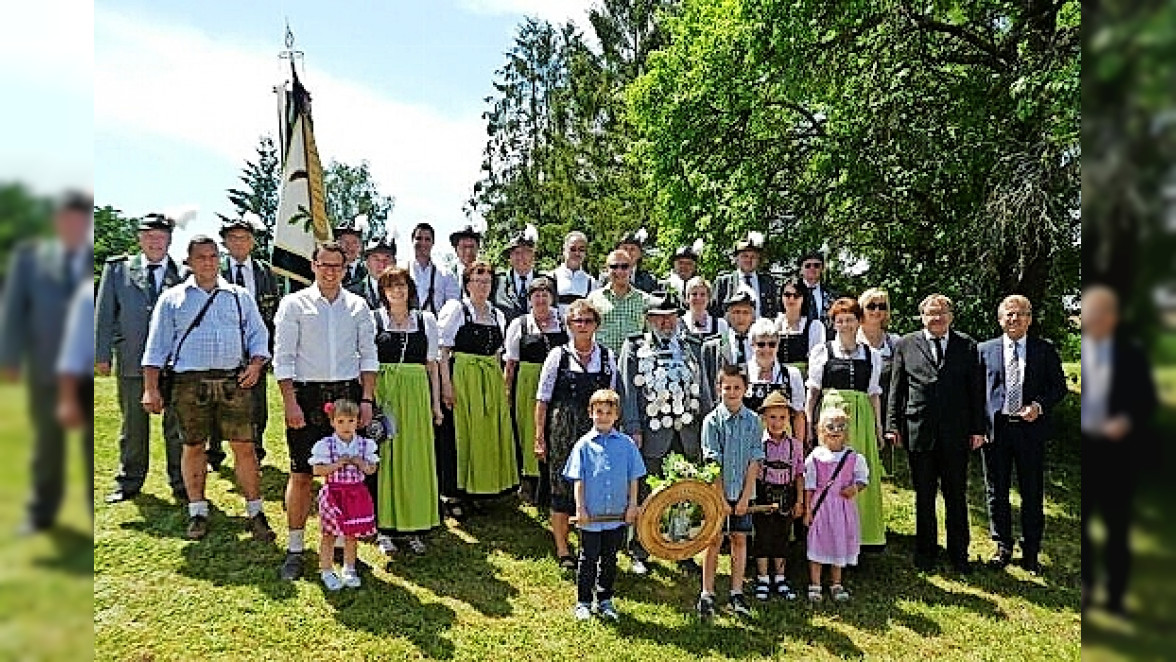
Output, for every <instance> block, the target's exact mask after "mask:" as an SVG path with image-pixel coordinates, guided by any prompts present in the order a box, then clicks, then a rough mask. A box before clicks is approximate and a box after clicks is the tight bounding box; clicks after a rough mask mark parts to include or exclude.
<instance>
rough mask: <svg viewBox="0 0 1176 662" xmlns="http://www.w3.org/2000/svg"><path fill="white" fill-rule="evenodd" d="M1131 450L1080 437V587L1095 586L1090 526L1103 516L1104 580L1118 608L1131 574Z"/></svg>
mask: <svg viewBox="0 0 1176 662" xmlns="http://www.w3.org/2000/svg"><path fill="white" fill-rule="evenodd" d="M1130 451H1131V448H1130V446H1127V445H1125V444H1123V443H1122V442H1119V443H1115V442H1111V441H1107V440H1106V439H1103V438H1099V437H1092V436H1089V435H1085V434H1084V435H1082V585H1083V587H1085V588H1086V590H1087V591H1088V592H1089V590H1090V589H1092V588H1093V586H1094V581H1095V573H1096V566H1097V565H1098V558H1097V552H1098V550H1096V549H1095V546H1094V543H1093V542H1092V541H1091V540H1090V526H1091V522H1092V520H1093V519H1094V518H1095V516H1097V515H1098V514H1100V513H1101V514H1102V519H1103V526H1104V527H1105V529H1106V545H1105V547H1104V549H1103V550H1102V552H1103V554H1102V557H1103V558H1102V561H1103V563H1102V565H1103V570H1104V571H1105V573H1106V576H1107V604H1108V606H1111V607H1119V606H1121V605H1122V604H1123V597H1124V596H1125V594H1126V593H1127V579H1128V575H1129V573H1130V571H1131V548H1130V547H1129V545H1128V535H1129V532H1130V530H1131V515H1132V512H1131V503H1132V499H1133V498H1134V496H1135V488H1136V476H1135V470H1134V468H1133V466H1132V464H1131V459H1130Z"/></svg>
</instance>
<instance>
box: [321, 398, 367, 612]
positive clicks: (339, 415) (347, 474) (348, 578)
mask: <svg viewBox="0 0 1176 662" xmlns="http://www.w3.org/2000/svg"><path fill="white" fill-rule="evenodd" d="M323 410H324V411H325V412H326V413H327V417H328V418H330V420H331V427H332V428H334V429H335V434H333V435H331V436H329V437H325V438H323V439H320V440H319V441H317V442H315V444H314V447H313V448H311V450H310V464H311V466H312V467H313V468H314V475H316V476H326V478H327V480H326V484H325V485H323V488H322V489H321V490H319V494H318V507H319V520H320V528H321V529H322V539H321V540H320V541H319V567H320V568H321V570H322V577H323V584H324V585H325V586H326V587H327V589H328V590H331V591H338V590H339V589H341V588H343V587H344V586H347V587H350V588H358V587H359V584H360V582H359V575H358V574H357V573H356V571H355V556H356V546H357V545H356V539H357V538H362V537H367V536H372V535H375V533H376V516H375V507H374V506H373V504H372V496H371V494H370V493H369V492H368V489H367V487H366V486H365V485H364V476H366V475H370V474H372V473H374V472H375V471H376V463H377V462H379V455H377V451H376V443H375V442H374V441H372V440H371V439H366V438H364V437H361V436H359V435H358V434H356V433H355V430H356V427H357V426H358V425H359V405H357V404H356V403H354V402H352V401H351V400H342V399H340V400H336V401H335V402H333V403H327V404H326V405H324V406H323ZM337 536H343V539H344V540H343V577H342V579H340V578H339V575H337V574H335V567H334V561H333V559H334V554H333V553H334V549H335V538H336V537H337Z"/></svg>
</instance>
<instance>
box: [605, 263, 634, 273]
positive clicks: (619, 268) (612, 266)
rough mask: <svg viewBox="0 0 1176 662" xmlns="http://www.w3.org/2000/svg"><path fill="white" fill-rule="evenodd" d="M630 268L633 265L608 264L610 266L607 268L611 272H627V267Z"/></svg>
mask: <svg viewBox="0 0 1176 662" xmlns="http://www.w3.org/2000/svg"><path fill="white" fill-rule="evenodd" d="M631 266H633V265H630V264H610V265H608V268H609V269H612V270H613V271H628V270H629V267H631Z"/></svg>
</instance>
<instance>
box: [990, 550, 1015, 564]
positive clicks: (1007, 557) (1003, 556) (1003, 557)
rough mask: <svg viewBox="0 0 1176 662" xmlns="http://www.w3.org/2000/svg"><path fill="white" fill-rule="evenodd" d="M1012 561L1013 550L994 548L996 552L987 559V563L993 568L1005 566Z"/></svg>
mask: <svg viewBox="0 0 1176 662" xmlns="http://www.w3.org/2000/svg"><path fill="white" fill-rule="evenodd" d="M1012 562H1013V552H1012V551H1010V550H1007V549H998V550H996V553H995V554H993V555H992V558H990V559H988V565H990V566H992V567H994V568H1006V567H1008V565H1009V564H1010V563H1012Z"/></svg>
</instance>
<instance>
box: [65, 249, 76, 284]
mask: <svg viewBox="0 0 1176 662" xmlns="http://www.w3.org/2000/svg"><path fill="white" fill-rule="evenodd" d="M76 258H77V253H75V252H74V251H66V252H65V264H64V265H62V266H63V267H65V272H64V275H65V282H66V283H67V284H69V286H70V287H71V288H72V287H73V286H74V283H77V282H78V274H77V270H76V269H75V268H74V262H76V261H77V260H76Z"/></svg>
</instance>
